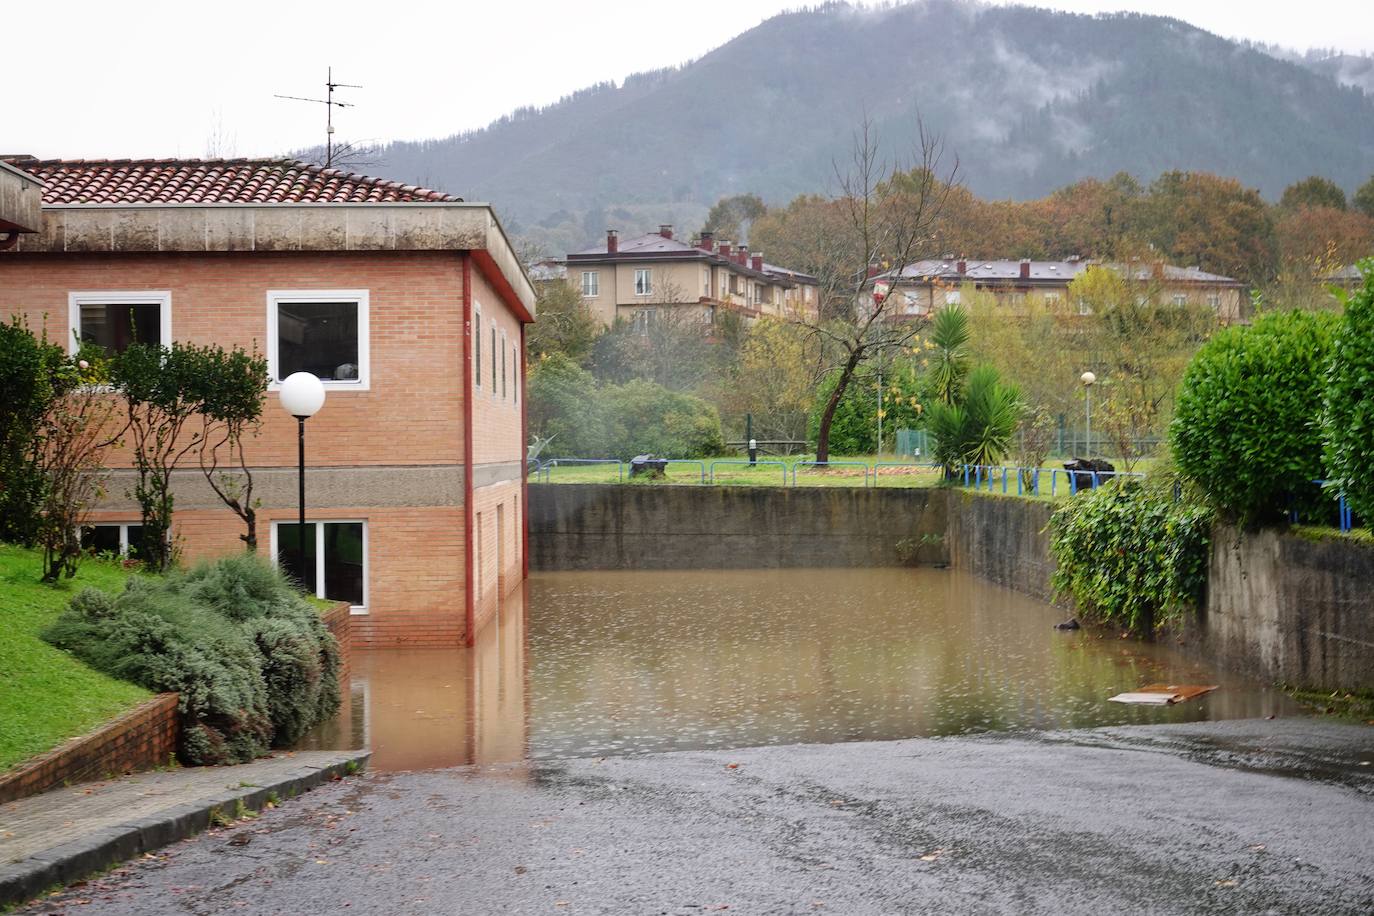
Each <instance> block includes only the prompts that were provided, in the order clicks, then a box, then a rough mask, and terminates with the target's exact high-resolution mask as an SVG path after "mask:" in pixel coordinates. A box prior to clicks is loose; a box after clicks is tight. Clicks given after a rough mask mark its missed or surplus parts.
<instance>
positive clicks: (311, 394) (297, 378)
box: [281, 372, 324, 582]
mask: <svg viewBox="0 0 1374 916" xmlns="http://www.w3.org/2000/svg"><path fill="white" fill-rule="evenodd" d="M281 406H282V409H283V410H285V411H286V412H287V413H289V414H291V416H293V417H295V418H296V442H297V456H298V459H297V460H298V466H297V471H298V473H299V477H298V482H299V484H300V517H299V519H298V520H297V521H298V523H297V525H296V549H297V551H298V553H297V554H296V556H297V559H298V562H299V563H300V569H299V570H298V572H299V573H300V576H301V581H302V582H305V581H306V576H305V421H306V420H308V419H310V418H311V417H313V416H314V415H315V414H317V413H319V410H320V408H321V407H323V406H324V383H323V382H321V381H320V380H319V379H318V378H316V377H315V376H314V375H312V374H311V373H309V372H293V373H291V374H290V375H288V376H287V377H286V378H285V379H283V380H282V383H281Z"/></svg>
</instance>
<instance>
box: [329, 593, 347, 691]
mask: <svg viewBox="0 0 1374 916" xmlns="http://www.w3.org/2000/svg"><path fill="white" fill-rule="evenodd" d="M321 619H322V620H323V621H324V625H325V628H326V629H327V630H329V632H330V635H332V636H333V637H334V641H335V642H336V643H338V644H339V690H340V692H341V693H343V694H344V695H347V694H348V676H349V675H350V674H352V673H353V626H352V624H353V611H352V610H351V609H350V608H349V606H348V604H347V602H343V601H340V602H339V603H338V604H336V605H334V606H333V607H332V608H330V609H329V610H327V611H325V612H324V614H322V615H321Z"/></svg>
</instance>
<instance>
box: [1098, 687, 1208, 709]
mask: <svg viewBox="0 0 1374 916" xmlns="http://www.w3.org/2000/svg"><path fill="white" fill-rule="evenodd" d="M1216 689H1217V685H1216V684H1211V685H1208V686H1206V687H1203V686H1199V685H1195V684H1187V685H1185V684H1147V685H1146V686H1144V687H1141V688H1140V689H1139V690H1131V691H1128V692H1126V693H1118V694H1117V695H1116V696H1114V697H1109V698H1108V699H1109V700H1110V702H1112V703H1134V704H1138V705H1142V706H1172V705H1173V704H1174V703H1184V702H1187V701H1188V700H1195V699H1197V698H1198V697H1200V696H1202V695H1203V694H1206V693H1211V692H1212V691H1213V690H1216Z"/></svg>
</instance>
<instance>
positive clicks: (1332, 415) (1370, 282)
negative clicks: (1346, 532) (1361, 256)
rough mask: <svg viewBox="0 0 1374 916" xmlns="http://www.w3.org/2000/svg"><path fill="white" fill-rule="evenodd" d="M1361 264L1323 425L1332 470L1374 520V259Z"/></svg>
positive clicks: (1334, 359) (1337, 346)
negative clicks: (1361, 281) (1360, 282)
mask: <svg viewBox="0 0 1374 916" xmlns="http://www.w3.org/2000/svg"><path fill="white" fill-rule="evenodd" d="M1359 267H1360V270H1361V272H1362V273H1363V274H1364V285H1363V286H1361V287H1360V288H1359V289H1358V290H1356V291H1355V293H1354V294H1353V295H1351V296H1350V297H1348V298H1347V299H1346V300H1345V315H1344V317H1343V318H1342V320H1341V324H1340V327H1339V328H1338V329H1337V331H1336V337H1335V342H1334V343H1333V344H1332V347H1331V366H1330V368H1329V370H1328V371H1327V376H1326V410H1325V412H1324V413H1323V415H1322V426H1323V433H1324V439H1325V445H1326V463H1327V472H1328V474H1329V475H1330V477H1331V479H1332V481H1333V482H1334V483H1335V484H1336V485H1337V486H1339V487H1341V488H1343V489H1344V490H1345V495H1346V499H1347V500H1349V502H1350V507H1351V509H1352V510H1353V511H1355V512H1357V513H1358V514H1359V515H1360V516H1362V517H1363V518H1365V519H1369V520H1374V258H1369V259H1366V260H1364V261H1361V262H1360V264H1359Z"/></svg>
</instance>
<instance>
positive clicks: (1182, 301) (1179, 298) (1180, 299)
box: [1174, 293, 1188, 305]
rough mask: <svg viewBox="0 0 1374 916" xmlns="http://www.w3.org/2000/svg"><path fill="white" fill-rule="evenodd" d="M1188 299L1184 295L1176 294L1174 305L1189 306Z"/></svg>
mask: <svg viewBox="0 0 1374 916" xmlns="http://www.w3.org/2000/svg"><path fill="white" fill-rule="evenodd" d="M1187 304H1188V297H1187V296H1185V295H1184V294H1183V293H1174V305H1187Z"/></svg>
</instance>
